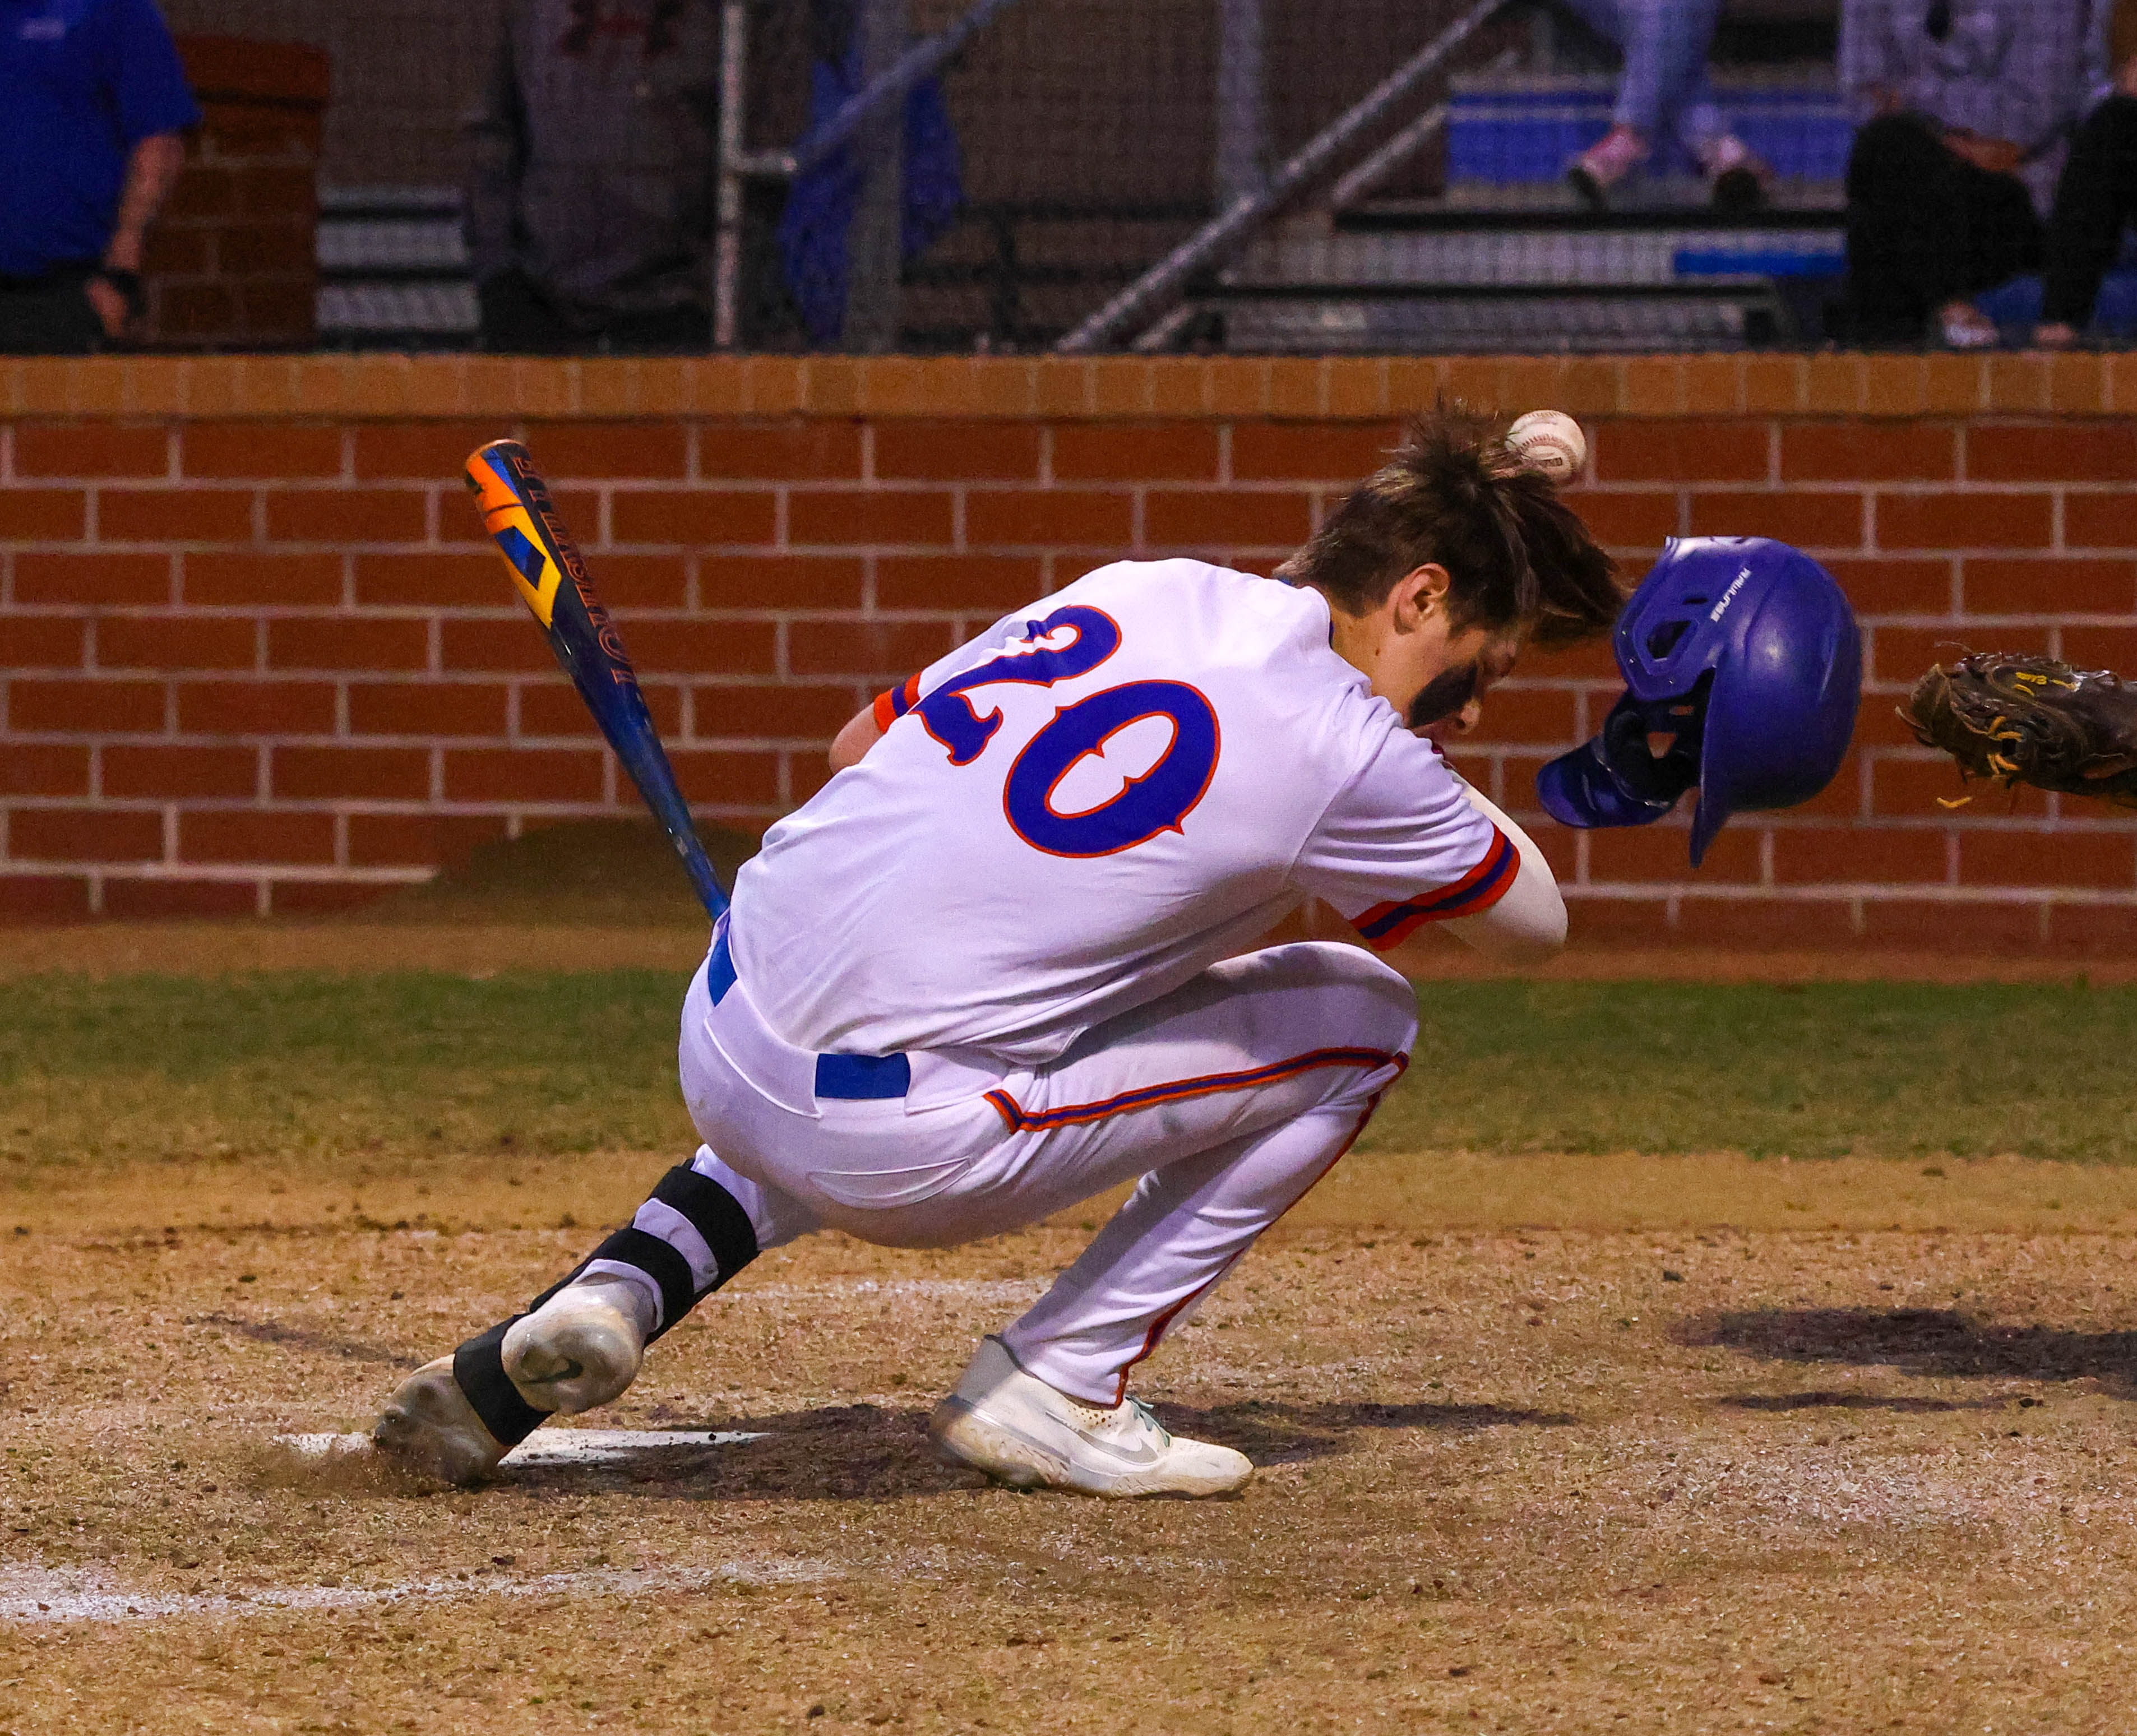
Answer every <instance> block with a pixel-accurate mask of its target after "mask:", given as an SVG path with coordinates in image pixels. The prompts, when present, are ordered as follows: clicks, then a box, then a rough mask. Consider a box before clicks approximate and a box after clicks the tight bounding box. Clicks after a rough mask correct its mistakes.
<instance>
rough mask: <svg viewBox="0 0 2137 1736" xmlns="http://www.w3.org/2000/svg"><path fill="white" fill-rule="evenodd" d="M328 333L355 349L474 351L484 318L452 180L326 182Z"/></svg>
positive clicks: (322, 265) (323, 335)
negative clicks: (448, 183)
mask: <svg viewBox="0 0 2137 1736" xmlns="http://www.w3.org/2000/svg"><path fill="white" fill-rule="evenodd" d="M317 305H318V320H319V338H320V341H321V342H322V343H331V344H338V345H346V346H348V348H356V349H465V348H470V346H471V345H472V344H473V343H474V341H475V331H476V327H477V324H478V320H477V316H476V309H475V284H474V283H473V281H472V280H471V279H470V275H469V270H468V255H467V243H466V241H465V239H464V238H463V236H462V235H461V232H460V194H459V193H458V192H456V191H455V190H454V189H453V188H451V187H342V188H322V189H321V190H320V192H319V298H318V304H317Z"/></svg>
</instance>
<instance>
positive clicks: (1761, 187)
mask: <svg viewBox="0 0 2137 1736" xmlns="http://www.w3.org/2000/svg"><path fill="white" fill-rule="evenodd" d="M1699 166H1700V167H1701V168H1702V169H1704V170H1706V178H1707V180H1708V182H1710V183H1711V185H1712V187H1713V189H1714V193H1713V197H1714V208H1715V209H1716V211H1719V212H1728V213H1730V214H1731V215H1737V214H1740V213H1742V212H1747V211H1760V210H1763V209H1764V208H1765V204H1766V196H1767V187H1766V183H1767V182H1769V181H1771V180H1772V179H1773V177H1774V172H1773V171H1772V170H1771V169H1769V168H1767V167H1766V165H1765V163H1761V162H1760V160H1759V159H1758V158H1756V157H1755V156H1753V155H1752V154H1751V153H1750V149H1749V148H1748V147H1746V146H1745V143H1744V141H1743V140H1742V139H1739V138H1738V137H1737V136H1736V135H1735V134H1734V133H1724V134H1722V135H1721V137H1720V138H1719V139H1710V140H1708V141H1707V143H1705V144H1703V145H1701V147H1700V150H1699Z"/></svg>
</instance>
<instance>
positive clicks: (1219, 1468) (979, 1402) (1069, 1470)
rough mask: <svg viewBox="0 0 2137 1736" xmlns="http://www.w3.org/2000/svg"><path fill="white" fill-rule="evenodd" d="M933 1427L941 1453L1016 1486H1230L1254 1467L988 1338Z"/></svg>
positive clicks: (1122, 1491) (1158, 1491)
mask: <svg viewBox="0 0 2137 1736" xmlns="http://www.w3.org/2000/svg"><path fill="white" fill-rule="evenodd" d="M927 1433H928V1436H929V1437H930V1438H931V1439H932V1441H933V1442H934V1443H935V1445H936V1447H937V1450H938V1451H940V1452H942V1455H943V1456H945V1457H946V1458H948V1459H951V1460H952V1461H955V1462H957V1463H958V1464H960V1465H969V1466H972V1467H973V1468H974V1469H975V1470H977V1471H985V1472H986V1474H987V1475H988V1476H991V1477H993V1478H994V1479H995V1481H997V1482H1002V1483H1006V1484H1008V1485H1009V1486H1010V1487H1011V1488H1013V1489H1070V1490H1075V1491H1076V1492H1077V1493H1078V1494H1079V1495H1105V1496H1107V1497H1109V1498H1112V1499H1114V1500H1125V1499H1127V1498H1128V1497H1131V1496H1134V1495H1229V1494H1230V1493H1231V1492H1232V1490H1234V1489H1237V1488H1238V1487H1239V1486H1240V1485H1241V1484H1243V1483H1244V1482H1245V1481H1246V1480H1247V1479H1248V1478H1249V1477H1250V1476H1253V1474H1254V1467H1253V1465H1252V1464H1251V1463H1250V1462H1249V1460H1248V1458H1247V1456H1246V1455H1245V1454H1244V1453H1240V1452H1233V1451H1232V1449H1231V1448H1230V1447H1218V1446H1215V1445H1214V1444H1212V1443H1211V1442H1207V1441H1183V1440H1181V1439H1180V1438H1179V1437H1176V1436H1175V1435H1171V1434H1169V1433H1167V1432H1166V1429H1165V1427H1164V1425H1163V1424H1162V1423H1161V1422H1159V1421H1158V1420H1157V1418H1156V1417H1153V1416H1152V1415H1151V1413H1150V1412H1149V1410H1148V1408H1146V1407H1145V1406H1143V1405H1142V1404H1139V1403H1137V1402H1136V1401H1135V1400H1134V1399H1132V1398H1130V1399H1127V1400H1126V1401H1125V1402H1123V1403H1120V1404H1117V1405H1115V1406H1113V1407H1112V1408H1111V1409H1110V1410H1109V1409H1107V1408H1105V1407H1103V1406H1102V1405H1096V1404H1088V1403H1085V1402H1084V1401H1083V1399H1080V1398H1071V1397H1070V1396H1069V1394H1068V1393H1064V1392H1061V1391H1059V1390H1058V1389H1056V1388H1053V1387H1050V1386H1049V1385H1047V1383H1045V1382H1044V1381H1043V1380H1041V1379H1038V1378H1037V1377H1036V1376H1035V1375H1031V1374H1025V1371H1024V1370H1023V1369H1020V1368H1019V1367H1018V1366H1017V1363H1016V1359H1015V1357H1014V1356H1012V1355H1010V1353H1009V1349H1008V1347H1007V1346H1006V1345H1004V1344H1003V1343H1002V1341H1001V1340H1000V1339H998V1338H988V1339H986V1340H983V1341H982V1342H981V1345H980V1351H979V1354H978V1355H976V1356H975V1357H974V1358H973V1359H972V1360H971V1366H970V1367H968V1368H967V1369H966V1370H965V1374H964V1378H963V1379H961V1380H960V1381H959V1382H958V1383H957V1390H956V1391H955V1392H953V1393H951V1395H950V1396H949V1397H948V1398H945V1399H944V1400H943V1401H942V1403H940V1404H938V1405H937V1406H936V1407H935V1414H934V1415H933V1416H932V1417H929V1418H928V1421H927Z"/></svg>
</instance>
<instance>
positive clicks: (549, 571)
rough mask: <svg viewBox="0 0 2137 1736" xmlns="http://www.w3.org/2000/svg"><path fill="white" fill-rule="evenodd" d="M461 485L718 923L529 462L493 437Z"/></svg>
mask: <svg viewBox="0 0 2137 1736" xmlns="http://www.w3.org/2000/svg"><path fill="white" fill-rule="evenodd" d="M467 483H468V487H469V488H470V489H472V490H473V491H474V494H475V502H476V504H477V505H478V506H479V507H480V508H481V509H482V528H484V530H485V531H487V532H489V539H490V541H491V542H494V543H495V544H496V545H497V549H498V552H499V554H501V555H503V556H504V564H505V566H506V567H509V568H510V569H511V572H512V582H513V585H514V587H515V588H516V589H517V590H518V592H519V596H520V599H521V601H523V602H524V603H525V604H526V605H527V606H528V609H529V610H531V611H532V612H533V616H534V619H535V620H537V621H538V622H539V623H540V624H541V628H542V632H543V636H544V637H546V638H547V639H548V641H549V649H551V650H552V651H553V652H554V653H556V656H557V663H558V664H559V665H561V666H562V669H563V671H564V673H566V674H567V675H568V676H570V677H571V678H572V686H573V687H575V688H577V689H578V690H579V697H580V698H582V699H583V700H585V701H586V703H587V710H588V711H590V712H592V713H593V717H594V722H596V723H597V724H598V725H600V726H601V734H602V735H603V736H604V737H606V738H607V741H608V745H609V746H611V747H612V748H613V749H615V750H616V758H617V759H619V760H621V761H622V762H623V769H624V770H625V771H628V772H629V773H630V780H631V782H633V783H634V784H635V785H638V793H639V794H640V795H642V796H644V797H645V805H646V806H647V807H649V808H650V809H651V810H653V817H654V818H655V819H657V820H659V821H660V829H661V830H663V831H664V832H665V833H666V834H668V841H669V844H673V845H674V847H675V854H676V855H677V856H678V857H679V858H680V859H681V861H682V863H683V872H684V873H686V874H688V875H689V877H690V885H691V887H692V889H693V890H694V892H696V893H697V895H698V899H699V902H700V903H702V904H703V906H704V907H705V913H706V914H707V915H708V916H709V917H712V918H713V920H714V921H718V919H719V917H720V916H721V914H722V912H724V911H725V910H726V909H727V907H728V901H727V894H726V893H724V892H722V891H721V890H720V883H719V882H718V880H716V879H715V878H713V865H712V863H710V862H709V861H708V860H707V859H706V856H705V847H704V846H703V844H700V843H699V841H698V833H697V829H696V828H695V827H694V826H693V825H692V824H690V809H689V804H688V803H686V802H685V801H684V800H683V792H682V790H680V789H679V788H678V787H677V785H676V783H675V769H674V766H670V765H669V763H668V755H667V753H666V751H664V749H663V748H662V747H661V746H660V736H659V735H658V734H657V733H656V732H655V730H654V727H653V719H652V717H651V716H650V714H649V713H648V712H647V711H646V709H645V694H644V693H641V692H640V690H639V686H638V673H637V671H636V670H635V669H632V668H631V666H630V658H629V657H628V656H627V655H626V654H625V652H624V649H623V639H622V636H621V635H620V634H618V633H617V631H616V623H615V622H614V621H612V620H610V619H609V616H608V610H606V609H604V608H603V607H602V606H601V598H600V596H598V595H597V594H596V591H595V590H594V581H593V579H592V577H591V576H590V575H589V574H588V573H587V563H586V562H585V561H584V560H583V559H582V558H581V557H580V554H579V551H578V549H577V547H575V546H574V545H573V543H572V537H571V533H570V532H568V531H567V530H566V529H565V528H564V525H563V521H562V519H561V518H558V517H557V506H556V503H555V502H554V501H553V500H552V499H551V498H549V487H548V484H547V483H545V482H543V480H542V475H541V473H540V472H539V471H538V470H537V469H535V468H534V460H533V455H531V454H530V453H528V450H527V449H526V448H525V447H524V446H523V445H520V444H519V442H518V441H517V440H492V441H491V442H490V443H489V445H486V446H484V447H483V448H482V449H481V450H479V451H477V452H475V453H472V454H470V455H469V458H468V461H467ZM567 580H568V581H570V582H569V583H567V582H566V581H567Z"/></svg>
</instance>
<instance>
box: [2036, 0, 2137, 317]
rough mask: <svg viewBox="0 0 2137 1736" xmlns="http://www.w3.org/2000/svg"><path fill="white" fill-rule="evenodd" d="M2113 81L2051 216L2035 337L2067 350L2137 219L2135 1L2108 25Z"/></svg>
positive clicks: (2082, 131)
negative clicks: (2113, 71)
mask: <svg viewBox="0 0 2137 1736" xmlns="http://www.w3.org/2000/svg"><path fill="white" fill-rule="evenodd" d="M2107 64H2109V65H2110V66H2113V67H2114V68H2115V85H2114V88H2113V89H2112V90H2110V91H2109V92H2108V93H2107V95H2106V97H2105V100H2103V101H2102V102H2101V103H2100V106H2099V107H2098V108H2096V109H2094V110H2093V111H2092V113H2091V114H2090V115H2088V116H2087V117H2086V120H2085V123H2084V124H2083V125H2081V126H2080V127H2079V128H2078V129H2077V136H2076V138H2074V139H2071V150H2070V161H2069V162H2068V163H2065V164H2064V165H2063V173H2062V180H2061V181H2060V182H2057V187H2056V204H2055V209H2054V211H2053V212H2051V213H2050V214H2049V217H2048V241H2047V265H2046V268H2045V271H2044V274H2043V275H2045V276H2046V278H2047V283H2046V284H2044V285H2043V291H2044V293H2043V295H2042V309H2041V323H2040V325H2039V326H2038V327H2037V328H2035V331H2034V340H2035V342H2037V343H2040V344H2041V345H2042V346H2043V347H2044V348H2048V349H2066V348H2069V347H2070V346H2071V344H2073V343H2076V342H2077V341H2078V339H2079V338H2081V336H2082V335H2083V334H2084V333H2085V328H2086V326H2088V325H2089V324H2091V322H2092V310H2093V304H2094V303H2095V302H2096V301H2097V300H2098V299H2099V297H2100V284H2101V282H2102V281H2103V280H2105V277H2106V275H2107V268H2108V267H2109V266H2110V265H2113V264H2114V263H2115V255H2116V254H2117V253H2118V252H2120V250H2121V246H2122V231H2123V230H2124V229H2125V227H2127V226H2129V225H2130V223H2131V222H2132V221H2137V0H2120V4H2118V5H2117V6H2115V7H2114V18H2113V20H2112V22H2111V23H2110V26H2109V30H2108V46H2107Z"/></svg>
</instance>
